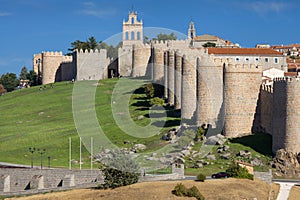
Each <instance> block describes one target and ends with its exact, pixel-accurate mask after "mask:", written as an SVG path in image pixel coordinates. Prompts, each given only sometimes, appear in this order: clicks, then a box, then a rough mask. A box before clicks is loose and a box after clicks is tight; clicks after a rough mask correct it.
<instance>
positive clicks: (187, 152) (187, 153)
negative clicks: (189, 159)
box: [180, 150, 191, 156]
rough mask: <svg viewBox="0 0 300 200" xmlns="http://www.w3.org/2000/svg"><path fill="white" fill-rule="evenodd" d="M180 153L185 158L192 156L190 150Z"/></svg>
mask: <svg viewBox="0 0 300 200" xmlns="http://www.w3.org/2000/svg"><path fill="white" fill-rule="evenodd" d="M180 153H182V154H183V155H184V156H188V155H190V154H191V152H190V150H182V151H181V152H180Z"/></svg>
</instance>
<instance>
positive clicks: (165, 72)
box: [163, 51, 169, 99]
mask: <svg viewBox="0 0 300 200" xmlns="http://www.w3.org/2000/svg"><path fill="white" fill-rule="evenodd" d="M168 57H169V52H168V51H165V52H164V60H163V63H164V75H163V76H164V80H163V81H164V86H165V87H164V98H165V99H167V98H168V78H169V77H168V72H169V70H168V66H169V59H168Z"/></svg>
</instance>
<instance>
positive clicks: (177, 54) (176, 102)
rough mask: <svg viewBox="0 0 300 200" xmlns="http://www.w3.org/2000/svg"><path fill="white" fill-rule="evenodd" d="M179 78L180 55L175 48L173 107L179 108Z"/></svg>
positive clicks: (180, 72) (180, 67) (180, 76)
mask: <svg viewBox="0 0 300 200" xmlns="http://www.w3.org/2000/svg"><path fill="white" fill-rule="evenodd" d="M181 79H182V56H181V54H180V52H179V51H178V50H177V51H176V52H175V83H174V84H175V86H174V88H175V102H174V107H175V109H180V108H181Z"/></svg>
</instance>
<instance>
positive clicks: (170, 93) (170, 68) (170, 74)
mask: <svg viewBox="0 0 300 200" xmlns="http://www.w3.org/2000/svg"><path fill="white" fill-rule="evenodd" d="M174 58H175V57H174V51H173V50H169V65H168V102H169V104H170V105H171V106H173V105H174V91H175V90H174V78H175V74H174V70H175V60H174Z"/></svg>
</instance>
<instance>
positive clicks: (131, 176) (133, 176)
mask: <svg viewBox="0 0 300 200" xmlns="http://www.w3.org/2000/svg"><path fill="white" fill-rule="evenodd" d="M102 172H103V174H104V176H105V179H104V184H102V185H100V186H99V188H101V189H107V188H117V187H121V186H125V185H131V184H134V183H137V182H138V180H139V174H137V173H131V172H126V171H121V170H117V169H114V168H105V169H103V170H102Z"/></svg>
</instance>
